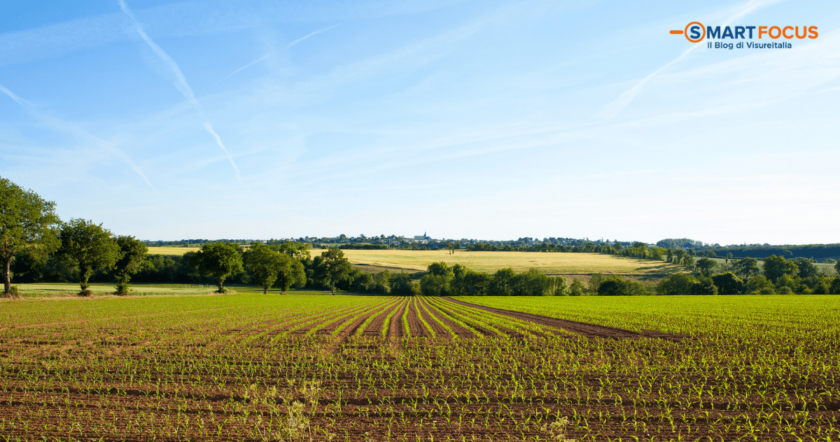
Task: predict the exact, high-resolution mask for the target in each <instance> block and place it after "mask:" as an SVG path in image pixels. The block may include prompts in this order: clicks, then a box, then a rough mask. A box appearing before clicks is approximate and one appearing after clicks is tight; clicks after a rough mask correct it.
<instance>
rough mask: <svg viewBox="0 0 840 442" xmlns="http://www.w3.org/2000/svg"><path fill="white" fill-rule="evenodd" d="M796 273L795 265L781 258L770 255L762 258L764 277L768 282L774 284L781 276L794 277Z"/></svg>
mask: <svg viewBox="0 0 840 442" xmlns="http://www.w3.org/2000/svg"><path fill="white" fill-rule="evenodd" d="M798 271H799V267H798V266H797V265H796V263H795V262H793V261H788V260H786V259H785V258H784V257H783V256H776V255H772V256H770V257H769V258H764V275H765V276H767V279H769V280H770V282H773V283H775V282H776V280H777V279H779V278H780V277H782V276H783V275H795V274H796V273H798Z"/></svg>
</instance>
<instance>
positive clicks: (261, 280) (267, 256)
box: [244, 243, 292, 294]
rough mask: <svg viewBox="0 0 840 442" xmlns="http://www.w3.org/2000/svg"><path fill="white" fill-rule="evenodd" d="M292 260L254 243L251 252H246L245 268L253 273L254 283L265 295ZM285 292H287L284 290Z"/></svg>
mask: <svg viewBox="0 0 840 442" xmlns="http://www.w3.org/2000/svg"><path fill="white" fill-rule="evenodd" d="M291 260H292V259H291V258H290V257H289V256H287V255H285V254H282V253H280V252H277V251H274V250H271V248H269V247H268V246H264V245H262V244H260V243H252V244H251V250H249V251H247V252H245V254H244V261H245V266H246V267H247V268H248V270H250V271H251V272H253V274H254V282H256V284H257V286H260V287H262V288H263V294H267V293H268V289H270V288H271V286H272V285H274V282H275V281H277V275H278V273H280V272H281V271H283V269H284V267H285V268H288V267H289V263H290V261H291ZM284 292H285V290H284Z"/></svg>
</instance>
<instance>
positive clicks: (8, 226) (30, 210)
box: [0, 178, 61, 296]
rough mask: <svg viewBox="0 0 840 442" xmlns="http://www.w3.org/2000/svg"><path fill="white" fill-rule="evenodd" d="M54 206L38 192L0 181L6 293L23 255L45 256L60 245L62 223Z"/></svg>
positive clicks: (0, 236) (0, 249)
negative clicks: (13, 269) (14, 263)
mask: <svg viewBox="0 0 840 442" xmlns="http://www.w3.org/2000/svg"><path fill="white" fill-rule="evenodd" d="M60 222H61V221H60V220H59V218H58V215H56V214H55V203H54V202H52V201H45V200H44V199H43V198H41V197H40V196H39V195H38V194H37V193H35V192H33V191H31V190H24V189H23V188H21V187H20V186H18V185H17V184H15V183H13V182H11V181H9V180H7V179H5V178H0V259H2V260H3V276H4V290H3V293H4V294H6V295H7V296H8V294H9V293H10V290H11V264H12V259H13V258H14V256H15V255H16V254H18V253H21V252H24V251H25V252H27V253H28V254H30V255H42V256H46V255H48V254H50V253H51V252H53V251H55V249H56V247H57V246H58V242H57V235H56V228H57V227H58V225H59V224H60Z"/></svg>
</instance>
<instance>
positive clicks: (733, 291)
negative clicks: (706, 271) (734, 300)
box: [712, 272, 744, 295]
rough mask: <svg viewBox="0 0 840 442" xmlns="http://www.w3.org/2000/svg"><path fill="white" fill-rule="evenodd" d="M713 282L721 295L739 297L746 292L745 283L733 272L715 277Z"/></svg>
mask: <svg viewBox="0 0 840 442" xmlns="http://www.w3.org/2000/svg"><path fill="white" fill-rule="evenodd" d="M712 282H713V283H714V284H715V286H716V287H717V288H718V293H720V294H721V295H737V294H740V293H741V292H742V291H743V290H744V282H743V281H741V278H739V277H737V276H735V274H734V273H732V272H726V273H721V274H720V275H715V276H713V277H712Z"/></svg>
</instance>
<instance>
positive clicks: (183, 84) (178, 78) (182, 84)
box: [119, 0, 242, 183]
mask: <svg viewBox="0 0 840 442" xmlns="http://www.w3.org/2000/svg"><path fill="white" fill-rule="evenodd" d="M119 2H120V8H122V10H123V12H124V13H125V14H126V15H127V16H128V17H129V18H130V19H131V22H132V23H133V24H134V30H135V31H137V34H139V35H140V37H141V38H143V41H145V42H146V44H147V45H149V47H150V48H151V49H152V51H154V53H155V54H156V55H157V56H158V57H160V59H161V60H162V61H163V63H164V64H165V65H166V67H167V68H168V69H169V70H170V71H171V72H172V75H174V76H175V87H176V88H177V89H178V91H180V92H181V94H183V95H184V97H185V98H186V99H187V101H189V102H190V104H191V105H192V107H193V108H195V110H196V112H198V114H199V115H200V116H201V119H202V125H203V126H204V129H206V130H207V132H208V133H210V135H211V136H212V137H213V139H214V140H216V144H217V145H218V146H219V147H220V148H221V149H222V150H223V151H224V152H225V155H226V156H227V159H228V161H229V162H230V165H231V166H232V167H233V170H234V172H235V173H236V179H237V180H239V182H240V183H242V178H241V177H240V175H239V168H238V167H237V166H236V162H234V161H233V156H232V155H231V154H230V152H229V151H228V149H227V147H225V144H224V143H223V142H222V138H221V137H220V136H219V134H218V133H216V130H215V129H213V124H212V123H210V121H209V120H208V119H207V117H206V116H205V114H204V109H203V108H202V107H201V103H199V102H198V99H196V98H195V94H194V93H193V90H192V88H191V87H190V85H189V83H187V79H186V78H184V74H183V73H182V72H181V68H180V67H178V63H175V60H173V59H172V57H170V56H169V54H167V53H166V52H165V51H164V50H163V49H162V48H161V47H160V46H158V45H157V43H155V42H154V41H153V40H152V39H151V38H150V37H149V36H148V35H147V34H146V31H144V30H143V25H141V24H140V22H139V21H138V20H137V19H136V18H135V17H134V14H133V13H132V12H131V9H129V8H128V5H127V4H126V3H125V0H119Z"/></svg>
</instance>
